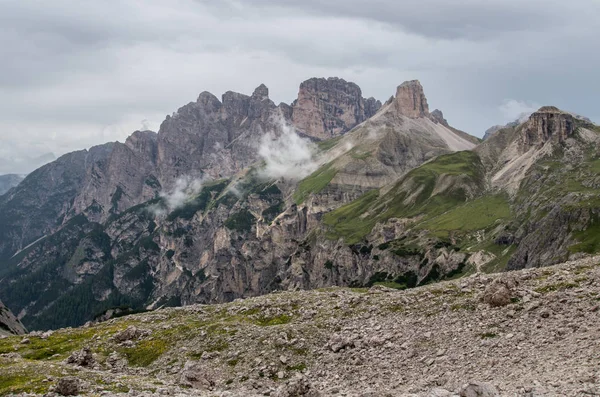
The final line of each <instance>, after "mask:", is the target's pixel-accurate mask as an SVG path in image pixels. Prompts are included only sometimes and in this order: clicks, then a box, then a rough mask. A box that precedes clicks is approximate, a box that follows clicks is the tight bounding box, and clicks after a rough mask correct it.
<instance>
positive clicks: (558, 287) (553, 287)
mask: <svg viewBox="0 0 600 397" xmlns="http://www.w3.org/2000/svg"><path fill="white" fill-rule="evenodd" d="M577 287H579V284H575V283H567V282H564V281H563V282H560V283H555V284H547V285H544V286H541V287H538V288H536V289H535V290H534V291H535V292H539V293H540V294H547V293H549V292H554V291H563V290H566V289H571V288H577Z"/></svg>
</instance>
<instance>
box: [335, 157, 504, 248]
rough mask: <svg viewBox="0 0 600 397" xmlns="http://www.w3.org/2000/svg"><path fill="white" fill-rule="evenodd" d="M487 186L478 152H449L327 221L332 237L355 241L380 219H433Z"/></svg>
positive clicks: (371, 192) (353, 203) (339, 210)
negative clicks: (384, 190)
mask: <svg viewBox="0 0 600 397" xmlns="http://www.w3.org/2000/svg"><path fill="white" fill-rule="evenodd" d="M483 186H484V172H483V167H482V165H481V161H480V160H479V157H478V156H477V154H475V153H474V152H470V151H465V152H457V153H452V154H447V155H443V156H439V157H438V158H436V159H434V160H433V161H431V162H429V163H426V164H423V165H422V166H420V167H418V168H416V169H414V170H412V171H411V172H409V173H408V174H407V175H406V176H405V177H403V178H402V179H401V180H400V181H399V182H398V183H396V185H395V186H394V187H392V189H390V190H389V191H388V192H386V193H384V194H382V193H381V192H380V191H379V190H373V191H370V192H368V193H366V194H364V195H363V196H362V197H361V198H359V199H358V200H356V201H353V202H351V203H349V204H347V205H344V206H342V207H340V208H338V209H336V210H335V211H332V212H331V213H329V214H327V215H325V217H324V223H325V224H326V225H327V226H329V227H330V229H331V230H330V232H329V233H328V237H329V238H339V237H343V238H344V240H345V241H346V242H347V243H348V244H354V243H356V242H358V241H360V240H361V239H362V238H363V237H365V236H366V235H367V234H368V233H369V232H370V231H371V230H372V228H373V226H374V225H375V224H376V223H377V222H382V221H385V220H387V219H390V218H414V217H418V216H421V215H422V216H425V217H427V218H433V217H435V216H437V215H440V214H442V213H444V212H446V211H448V210H450V209H452V208H454V207H455V206H457V205H460V204H462V203H464V202H466V201H467V199H469V198H470V196H472V195H473V194H477V193H480V192H481V191H482V190H483ZM491 204H493V203H490V205H491ZM480 205H481V204H480Z"/></svg>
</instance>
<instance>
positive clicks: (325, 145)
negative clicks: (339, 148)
mask: <svg viewBox="0 0 600 397" xmlns="http://www.w3.org/2000/svg"><path fill="white" fill-rule="evenodd" d="M341 139H342V137H341V136H337V137H335V138H332V139H328V140H326V141H320V142H317V147H318V148H319V150H321V151H323V152H325V151H327V150H329V149H331V148H332V147H334V146H335V145H337V144H338V142H339V141H340V140H341Z"/></svg>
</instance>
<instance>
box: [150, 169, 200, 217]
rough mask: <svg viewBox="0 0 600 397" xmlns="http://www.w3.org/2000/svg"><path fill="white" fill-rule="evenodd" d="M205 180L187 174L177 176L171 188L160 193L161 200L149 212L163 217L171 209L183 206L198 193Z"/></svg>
mask: <svg viewBox="0 0 600 397" xmlns="http://www.w3.org/2000/svg"><path fill="white" fill-rule="evenodd" d="M206 181H207V179H206V178H195V177H192V176H189V175H184V176H181V177H179V178H177V180H176V181H175V185H174V186H173V188H171V189H170V190H168V191H163V192H161V193H160V197H161V198H162V202H161V203H159V204H156V205H153V206H152V207H151V208H150V209H149V210H150V212H151V213H153V214H154V215H155V216H157V217H163V216H165V215H167V214H168V213H170V212H172V211H173V210H176V209H177V208H181V207H183V206H184V205H185V204H186V203H187V202H189V201H190V200H191V199H193V198H194V197H195V196H196V195H197V194H198V193H200V191H201V190H202V186H203V185H204V183H205V182H206Z"/></svg>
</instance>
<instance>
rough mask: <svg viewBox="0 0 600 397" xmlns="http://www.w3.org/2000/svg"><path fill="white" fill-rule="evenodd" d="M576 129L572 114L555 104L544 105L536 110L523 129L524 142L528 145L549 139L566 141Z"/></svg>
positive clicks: (541, 142)
mask: <svg viewBox="0 0 600 397" xmlns="http://www.w3.org/2000/svg"><path fill="white" fill-rule="evenodd" d="M575 129H576V125H575V118H574V117H573V115H572V114H570V113H567V112H563V111H562V110H560V109H558V108H556V107H554V106H543V107H541V108H540V109H539V110H538V111H536V112H534V113H533V114H532V115H531V116H530V117H529V121H528V122H527V123H526V124H525V127H524V129H523V135H522V139H523V143H524V144H525V145H527V146H532V145H538V144H543V143H546V142H548V141H553V142H564V141H565V140H566V139H567V138H568V137H570V136H571V135H572V134H573V133H574V132H575Z"/></svg>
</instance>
